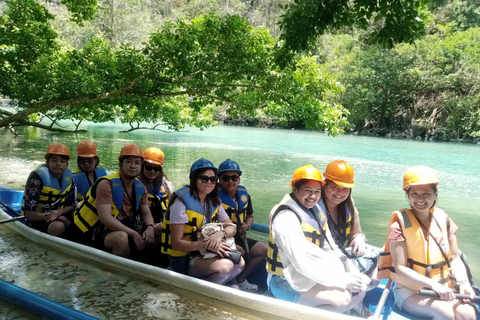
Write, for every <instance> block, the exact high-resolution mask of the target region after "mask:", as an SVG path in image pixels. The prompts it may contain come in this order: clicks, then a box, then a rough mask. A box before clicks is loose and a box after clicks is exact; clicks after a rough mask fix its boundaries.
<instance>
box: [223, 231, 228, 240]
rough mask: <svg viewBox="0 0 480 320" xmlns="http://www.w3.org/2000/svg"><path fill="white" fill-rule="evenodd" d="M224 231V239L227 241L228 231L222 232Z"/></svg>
mask: <svg viewBox="0 0 480 320" xmlns="http://www.w3.org/2000/svg"><path fill="white" fill-rule="evenodd" d="M222 231H223V239H225V240H227V231H225V230H222Z"/></svg>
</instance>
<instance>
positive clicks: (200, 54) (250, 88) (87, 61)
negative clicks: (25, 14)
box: [0, 1, 346, 135]
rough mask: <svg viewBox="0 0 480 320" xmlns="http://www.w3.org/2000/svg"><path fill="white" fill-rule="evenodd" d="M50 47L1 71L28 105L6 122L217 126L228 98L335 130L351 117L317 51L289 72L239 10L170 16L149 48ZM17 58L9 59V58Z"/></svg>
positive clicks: (12, 93)
mask: <svg viewBox="0 0 480 320" xmlns="http://www.w3.org/2000/svg"><path fill="white" fill-rule="evenodd" d="M12 2H13V1H12ZM35 8H36V10H38V11H39V12H41V10H40V9H43V8H42V7H35ZM11 13H12V12H11V11H7V16H10V14H11ZM49 18H50V17H49ZM31 20H32V21H34V20H35V18H34V17H31ZM6 21H7V20H6ZM8 21H9V20H8ZM28 23H30V22H28ZM2 30H6V32H5V34H6V35H7V36H9V35H10V33H12V31H11V30H10V31H9V32H8V30H7V29H5V28H4V29H2ZM39 38H41V36H39ZM16 41H20V40H19V39H16ZM51 41H54V39H53V38H52V39H51ZM12 42H13V43H12V45H13V46H16V43H15V42H14V41H12ZM54 44H55V42H54ZM42 49H43V47H39V49H37V50H36V51H35V52H34V56H36V59H35V60H31V61H29V64H25V66H24V68H20V69H12V70H13V71H11V73H10V74H9V76H8V77H7V74H6V72H3V70H2V72H1V73H0V75H1V76H2V77H4V78H5V79H6V81H5V83H4V88H2V91H0V94H4V95H5V96H7V97H8V98H10V99H15V100H17V101H18V105H19V108H20V109H21V111H20V112H19V113H17V115H15V116H14V117H9V118H6V119H3V120H0V126H5V125H6V124H7V123H9V121H10V122H11V121H13V120H14V119H17V118H15V117H20V116H19V115H21V116H22V117H21V118H18V119H24V117H26V116H28V115H29V114H33V113H35V114H36V113H43V114H46V115H48V116H50V117H52V118H54V119H71V120H89V121H95V122H97V121H98V122H101V121H114V120H116V119H119V120H120V121H122V122H128V123H131V124H132V123H139V122H150V123H158V122H159V121H161V122H163V123H165V124H167V125H168V127H169V128H171V129H180V128H183V127H185V126H186V125H193V126H197V127H200V128H206V127H208V126H211V125H214V124H215V123H216V122H215V121H214V119H213V116H212V114H213V112H214V110H215V108H216V106H217V105H222V104H223V105H226V106H227V112H228V113H230V114H233V115H235V114H255V113H256V112H257V111H258V110H260V109H264V110H265V112H266V113H268V114H269V115H271V116H272V117H273V118H274V119H278V121H298V122H300V123H303V125H305V126H307V127H309V128H315V129H326V130H327V131H328V132H330V133H331V134H334V135H335V134H338V133H340V132H341V128H340V127H341V126H343V125H344V124H345V123H346V122H345V116H344V113H345V111H344V110H343V109H342V107H341V106H340V105H338V104H331V103H329V102H328V99H327V98H328V97H329V96H330V95H333V94H335V93H337V92H339V90H341V86H339V85H338V84H337V83H336V81H335V79H333V78H332V77H331V76H330V75H328V74H325V73H322V72H320V70H319V69H318V65H317V64H315V62H314V61H313V59H311V58H306V59H302V58H300V57H298V58H297V60H298V63H297V66H296V68H293V67H290V68H286V69H284V70H280V69H279V67H278V66H277V65H276V64H275V63H274V53H275V40H274V39H273V38H272V37H271V36H270V35H269V33H268V31H267V30H265V29H261V28H252V27H250V25H249V23H248V21H246V20H245V19H242V18H240V17H239V16H223V17H219V16H215V15H209V16H200V17H198V18H195V19H193V20H180V21H178V22H176V23H173V22H166V23H165V24H164V26H163V28H162V29H161V30H159V31H157V32H155V33H152V34H151V35H150V39H149V40H148V42H146V43H144V45H143V47H142V48H135V47H133V46H131V45H128V44H125V45H120V46H118V47H116V46H113V45H112V43H111V42H109V41H107V40H106V39H100V38H93V39H92V40H91V41H89V42H87V43H86V44H85V45H84V46H83V48H82V49H60V48H59V46H57V45H53V46H51V48H50V49H49V51H46V52H45V51H42ZM16 58H17V56H16V55H14V54H12V55H11V56H4V61H5V64H6V65H7V64H10V65H11V64H12V63H14V62H15V59H16ZM10 60H11V61H10Z"/></svg>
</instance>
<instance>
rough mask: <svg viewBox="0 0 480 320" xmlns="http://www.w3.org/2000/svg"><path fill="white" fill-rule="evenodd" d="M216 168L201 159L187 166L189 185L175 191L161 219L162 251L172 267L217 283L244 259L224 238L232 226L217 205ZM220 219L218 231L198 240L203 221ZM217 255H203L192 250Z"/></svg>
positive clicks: (234, 271) (226, 278)
mask: <svg viewBox="0 0 480 320" xmlns="http://www.w3.org/2000/svg"><path fill="white" fill-rule="evenodd" d="M217 171H218V170H217V168H216V167H215V166H214V165H213V163H212V162H211V161H209V160H206V159H204V158H201V159H199V160H197V161H195V162H194V163H193V165H192V167H191V168H190V176H189V177H190V184H189V185H187V186H184V187H182V188H180V189H179V190H177V191H175V193H174V194H173V197H172V199H171V202H170V205H169V207H168V210H167V214H166V215H165V219H164V220H163V226H164V229H163V230H162V253H165V254H167V255H169V256H170V257H169V260H170V266H171V267H172V270H174V271H176V272H179V273H183V274H189V275H191V276H193V277H196V278H200V279H204V280H207V281H211V282H214V283H218V284H224V283H228V282H229V281H231V280H233V279H235V277H236V276H237V275H238V274H239V273H240V272H242V270H243V268H244V266H245V262H244V260H243V259H242V258H241V257H239V259H234V255H233V252H232V251H231V249H230V246H229V245H228V244H227V243H226V239H227V238H230V237H233V236H234V235H235V233H236V228H235V227H234V226H233V224H232V220H230V218H229V217H228V215H227V214H226V212H225V210H224V209H223V207H222V206H221V202H220V198H219V197H218V190H217V180H218V179H217ZM213 222H220V223H221V224H223V228H222V230H219V231H216V232H215V233H213V234H211V235H209V236H208V237H205V238H204V240H203V241H200V240H198V238H199V236H200V231H201V229H202V227H204V225H205V224H207V223H213ZM200 249H203V250H208V251H211V252H214V253H216V254H217V256H215V257H210V258H204V257H203V256H200V255H198V254H195V253H194V252H195V251H198V250H200Z"/></svg>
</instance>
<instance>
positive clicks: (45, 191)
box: [22, 141, 476, 319]
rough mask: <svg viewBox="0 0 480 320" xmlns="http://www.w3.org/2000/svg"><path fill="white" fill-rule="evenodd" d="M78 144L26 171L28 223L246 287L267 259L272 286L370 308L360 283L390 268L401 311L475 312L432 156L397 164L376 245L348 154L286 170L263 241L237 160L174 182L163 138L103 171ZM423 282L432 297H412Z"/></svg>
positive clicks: (470, 315) (439, 315)
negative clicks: (397, 199) (384, 232)
mask: <svg viewBox="0 0 480 320" xmlns="http://www.w3.org/2000/svg"><path fill="white" fill-rule="evenodd" d="M76 151H77V152H76V153H77V165H78V169H76V170H75V171H74V172H73V173H72V172H71V171H70V170H69V169H68V161H69V160H70V152H69V150H68V148H67V147H66V146H65V145H63V144H61V143H54V144H52V145H50V146H49V147H48V148H47V151H46V154H45V158H46V163H45V164H42V165H40V166H38V167H37V168H36V169H35V170H34V171H33V172H32V173H31V174H30V176H29V177H28V180H27V184H26V187H25V195H24V201H23V206H22V214H24V215H25V216H26V218H27V223H28V224H29V225H30V226H31V227H33V228H36V229H38V230H40V231H43V232H47V233H49V234H52V235H55V236H64V237H67V238H73V239H74V240H76V241H81V242H83V243H86V244H90V245H92V246H95V247H97V248H100V249H103V250H106V251H109V252H111V253H113V254H116V255H119V256H123V257H130V258H133V259H139V260H141V261H142V259H145V256H155V257H157V258H158V257H160V258H159V260H158V259H157V260H154V261H155V262H154V264H156V265H158V266H161V267H168V268H170V269H171V270H173V271H176V272H179V273H182V274H187V275H190V276H193V277H197V278H201V279H205V280H207V281H211V282H214V283H218V284H225V285H229V286H232V287H235V288H239V289H241V290H246V291H257V290H258V287H257V285H255V284H253V283H250V282H248V281H247V277H248V276H249V275H250V274H252V272H253V271H254V270H255V269H257V268H258V267H260V266H264V265H265V266H266V270H267V272H268V277H267V287H268V292H269V293H270V294H272V295H273V296H274V297H276V298H278V299H282V300H286V301H291V302H295V303H300V304H303V305H307V306H312V307H318V308H323V309H326V310H332V311H337V312H343V313H349V314H354V315H358V316H362V317H368V316H369V315H371V313H370V312H369V311H368V310H366V309H365V307H363V298H364V297H365V293H366V291H367V290H368V289H369V288H371V287H375V286H376V285H377V283H378V282H377V279H381V278H391V279H392V280H394V281H395V288H394V294H395V301H396V304H397V305H398V307H399V308H400V309H402V310H405V311H406V312H409V313H411V314H413V315H416V316H422V317H433V319H475V317H476V310H475V308H474V307H473V305H472V303H471V301H468V300H459V299H456V298H455V295H454V293H455V292H457V293H462V294H467V295H474V294H475V291H474V289H473V288H472V285H471V283H470V281H469V277H468V275H467V269H466V267H465V264H464V263H463V261H462V259H461V258H460V254H459V250H458V247H457V241H456V236H455V232H456V231H457V229H458V228H457V226H456V225H455V224H454V223H453V221H452V220H451V219H450V218H449V217H448V216H447V214H446V213H445V212H443V211H442V210H441V209H439V208H437V207H435V203H436V200H437V197H438V191H437V186H438V184H439V180H438V178H437V176H436V174H435V172H434V171H433V170H432V169H430V168H428V167H424V166H416V167H413V168H410V169H409V170H407V172H406V173H405V175H404V183H403V190H404V191H405V192H406V196H407V199H408V202H409V204H410V208H406V209H401V210H399V211H396V212H394V213H393V214H392V216H391V219H390V224H389V230H388V236H387V240H386V244H385V246H384V248H383V249H382V252H381V253H380V252H378V251H377V250H375V249H374V248H373V247H371V246H369V245H367V244H366V238H365V235H364V234H363V232H362V229H361V226H360V217H359V212H358V210H357V208H356V207H355V203H354V201H353V198H352V188H353V187H354V169H353V168H352V166H351V165H350V164H349V163H347V162H346V161H343V160H336V161H332V162H331V163H329V164H328V165H327V167H326V169H325V171H324V173H323V177H322V173H321V172H320V171H319V170H318V169H317V168H315V167H313V166H312V165H305V166H302V167H300V168H298V169H297V170H296V171H295V172H294V173H293V177H292V180H291V182H290V187H291V188H292V191H291V192H290V193H289V194H286V195H285V196H284V197H283V199H282V200H281V201H280V202H279V203H278V204H277V205H276V206H274V208H273V209H272V210H271V212H270V215H269V238H268V244H266V243H263V242H259V241H255V240H253V239H250V238H248V237H247V236H246V233H247V231H248V230H249V229H250V228H251V227H252V224H253V222H254V216H253V207H252V200H251V197H250V195H249V194H248V192H247V190H246V188H245V187H244V186H242V185H240V180H241V175H242V171H241V170H240V166H239V164H238V163H237V162H235V161H232V160H230V159H227V160H225V161H224V162H222V163H221V164H220V165H219V166H218V168H217V167H216V166H215V165H214V164H213V163H212V162H211V161H209V160H207V159H204V158H201V159H199V160H197V161H195V162H194V163H193V164H192V166H191V168H190V174H189V183H188V184H187V185H185V186H182V187H180V188H179V189H177V190H175V191H174V187H173V184H172V183H171V182H170V181H169V180H168V178H167V175H166V174H165V173H164V171H163V164H164V153H163V152H162V151H161V150H160V149H159V148H156V147H152V148H148V149H146V150H145V152H144V151H143V150H142V149H141V148H140V147H139V146H137V145H134V144H129V145H126V146H124V147H123V148H122V149H121V151H120V155H119V170H118V171H117V172H114V173H110V174H108V173H107V172H106V171H105V169H104V168H103V167H101V166H99V162H100V160H99V158H98V154H97V149H96V146H95V144H94V143H93V142H91V141H82V142H80V143H79V144H78V146H77V150H76ZM161 257H163V258H161ZM378 257H379V258H378ZM147 260H148V259H147ZM150 261H151V260H150ZM377 264H378V268H377ZM377 270H378V272H377ZM421 288H430V289H432V290H434V291H435V292H436V293H438V295H439V297H434V298H432V297H423V296H420V295H419V294H418V290H419V289H421Z"/></svg>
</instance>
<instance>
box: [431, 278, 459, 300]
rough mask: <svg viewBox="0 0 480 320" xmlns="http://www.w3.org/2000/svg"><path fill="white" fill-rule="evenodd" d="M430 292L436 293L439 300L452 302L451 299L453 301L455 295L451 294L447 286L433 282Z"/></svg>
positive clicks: (451, 291)
mask: <svg viewBox="0 0 480 320" xmlns="http://www.w3.org/2000/svg"><path fill="white" fill-rule="evenodd" d="M432 290H433V291H435V292H436V293H438V295H439V296H440V299H441V300H446V301H452V300H453V299H455V294H454V293H453V290H452V289H450V288H449V287H447V286H444V285H443V284H441V283H438V282H435V283H434V284H433V285H432Z"/></svg>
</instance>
